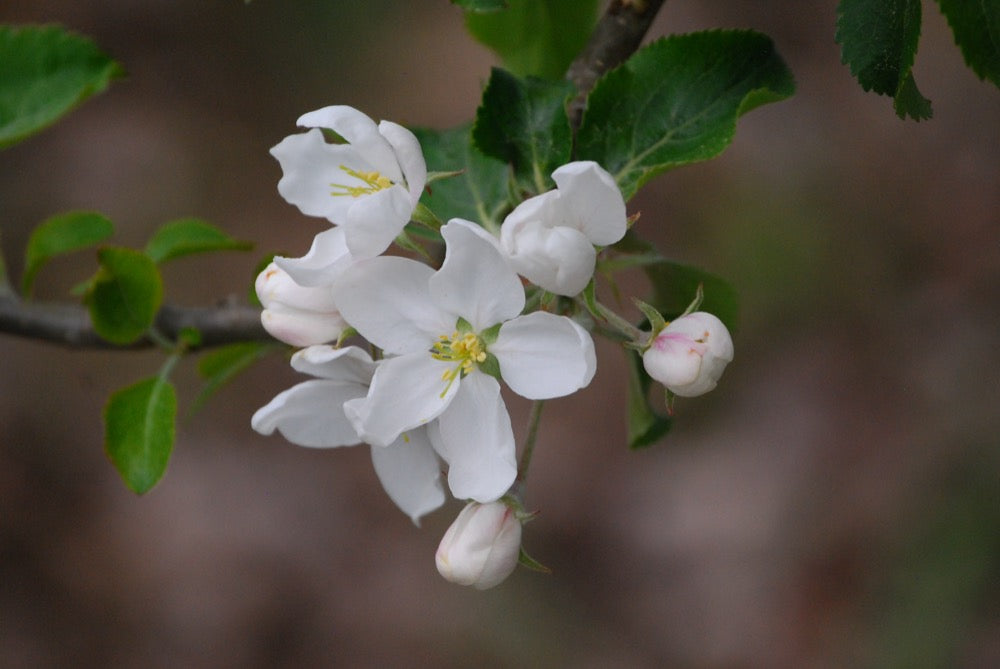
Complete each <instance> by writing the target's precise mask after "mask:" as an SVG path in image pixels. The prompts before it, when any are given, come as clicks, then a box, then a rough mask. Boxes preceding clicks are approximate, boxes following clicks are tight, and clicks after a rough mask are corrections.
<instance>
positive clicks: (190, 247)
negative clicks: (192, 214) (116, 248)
mask: <svg viewBox="0 0 1000 669" xmlns="http://www.w3.org/2000/svg"><path fill="white" fill-rule="evenodd" d="M251 248H253V244H251V243H250V242H243V241H240V240H238V239H233V238H232V237H230V236H229V235H227V234H226V233H225V232H223V231H222V230H220V229H219V228H217V227H215V226H214V225H212V224H211V223H206V222H205V221H202V220H201V219H197V218H182V219H179V220H176V221H171V222H170V223H166V224H164V225H163V226H162V227H161V228H160V229H159V230H157V231H156V233H155V234H154V235H153V237H152V239H150V240H149V243H148V244H146V255H148V256H149V257H150V258H152V259H153V262H155V263H157V264H159V263H162V262H165V261H167V260H172V259H174V258H179V257H181V256H186V255H191V254H192V253H206V252H208V251H248V250H250V249H251Z"/></svg>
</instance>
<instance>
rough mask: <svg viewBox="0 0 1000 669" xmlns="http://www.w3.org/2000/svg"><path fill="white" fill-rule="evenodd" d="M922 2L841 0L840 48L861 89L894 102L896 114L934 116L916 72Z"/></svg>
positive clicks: (903, 0)
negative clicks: (915, 79) (918, 82)
mask: <svg viewBox="0 0 1000 669" xmlns="http://www.w3.org/2000/svg"><path fill="white" fill-rule="evenodd" d="M920 18H921V17H920V0H841V1H840V5H838V7H837V34H836V40H837V43H838V44H840V45H841V48H842V50H841V60H842V61H843V63H844V64H845V65H847V66H848V67H850V69H851V74H853V75H854V76H855V77H856V78H857V80H858V83H859V84H861V87H862V88H863V89H865V90H866V91H874V92H875V93H878V94H880V95H891V96H892V97H893V98H894V106H895V108H896V115H897V116H899V117H900V118H906V117H907V116H910V117H912V118H913V119H914V120H916V121H919V120H921V119H926V118H930V117H931V102H930V100H928V99H926V98H924V96H922V95H921V94H920V91H918V90H917V84H916V82H915V81H914V80H913V76H912V75H911V73H910V69H911V68H912V67H913V58H914V56H915V55H916V53H917V42H918V41H919V39H920Z"/></svg>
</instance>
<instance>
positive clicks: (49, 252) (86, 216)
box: [21, 211, 114, 295]
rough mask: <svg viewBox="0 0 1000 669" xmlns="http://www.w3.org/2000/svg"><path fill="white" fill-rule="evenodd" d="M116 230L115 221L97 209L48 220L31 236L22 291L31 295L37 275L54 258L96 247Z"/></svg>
mask: <svg viewBox="0 0 1000 669" xmlns="http://www.w3.org/2000/svg"><path fill="white" fill-rule="evenodd" d="M112 233H114V226H113V225H112V224H111V221H109V220H108V219H106V218H105V217H104V216H102V215H100V214H98V213H96V212H93V211H71V212H68V213H65V214H59V215H57V216H52V217H51V218H48V219H46V220H45V221H43V222H42V223H40V224H39V225H38V227H36V228H35V229H34V230H33V231H32V233H31V237H29V238H28V245H27V248H26V249H25V252H24V275H23V276H22V277H21V291H22V292H23V293H24V294H25V295H30V294H31V289H32V287H33V286H34V283H35V276H36V275H37V274H38V271H39V270H40V269H41V268H42V266H43V265H45V263H47V262H48V261H49V260H50V259H52V258H53V257H55V256H57V255H62V254H64V253H71V252H73V251H79V250H81V249H85V248H88V247H91V246H95V245H96V244H99V243H100V242H102V241H104V240H105V239H107V238H108V237H110V236H111V235H112Z"/></svg>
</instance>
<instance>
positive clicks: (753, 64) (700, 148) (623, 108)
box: [576, 30, 795, 199]
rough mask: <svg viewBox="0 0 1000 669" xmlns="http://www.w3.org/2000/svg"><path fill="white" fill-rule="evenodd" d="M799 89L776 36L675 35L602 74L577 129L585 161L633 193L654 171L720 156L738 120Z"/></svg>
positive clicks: (740, 32)
mask: <svg viewBox="0 0 1000 669" xmlns="http://www.w3.org/2000/svg"><path fill="white" fill-rule="evenodd" d="M794 90H795V83H794V81H793V80H792V75H791V73H790V72H789V71H788V68H787V67H786V66H785V63H784V61H782V59H781V57H780V56H779V55H778V54H777V52H776V51H775V50H774V44H773V43H772V42H771V40H770V38H768V37H767V36H765V35H761V34H759V33H755V32H752V31H743V30H725V31H722V30H715V31H709V32H700V33H692V34H689V35H677V36H674V37H668V38H665V39H661V40H659V41H656V42H653V43H652V44H650V45H648V46H646V47H644V48H642V49H640V50H639V51H637V52H636V53H635V54H634V55H633V56H632V57H631V58H629V59H628V60H627V61H626V62H625V63H623V64H622V65H621V66H620V67H618V68H616V69H614V70H612V71H611V72H608V73H607V74H606V75H604V76H603V77H602V78H601V79H599V80H598V82H597V84H596V85H595V86H594V90H593V91H592V92H591V94H590V96H589V98H588V100H587V109H586V111H585V113H584V117H583V123H582V125H581V127H580V131H579V133H578V135H577V151H576V156H577V159H578V160H595V161H597V162H598V163H600V164H601V165H602V166H603V167H604V168H605V169H606V170H608V171H609V172H610V173H611V174H612V175H613V176H614V177H615V179H616V181H617V182H618V185H619V186H620V187H621V189H622V194H623V195H624V196H625V198H626V199H628V198H630V197H632V196H633V195H634V194H635V192H636V191H637V190H638V189H639V187H640V186H642V184H644V183H645V182H646V181H648V180H649V179H650V178H652V177H653V176H655V175H657V174H659V173H661V172H663V171H665V170H667V169H670V168H672V167H676V166H678V165H684V164H687V163H692V162H696V161H700V160H707V159H709V158H713V157H715V156H716V155H718V154H719V153H721V152H722V150H723V149H725V148H726V146H728V145H729V143H730V142H732V139H733V134H734V133H735V132H736V119H737V118H738V117H739V116H741V115H742V114H744V113H746V112H748V111H750V110H751V109H753V108H755V107H757V106H760V105H762V104H765V103H768V102H774V101H777V100H782V99H784V98H787V97H788V96H789V95H791V94H792V92H793V91H794Z"/></svg>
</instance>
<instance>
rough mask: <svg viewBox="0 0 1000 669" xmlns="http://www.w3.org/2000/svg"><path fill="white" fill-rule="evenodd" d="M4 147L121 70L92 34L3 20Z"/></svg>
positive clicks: (0, 108) (0, 112) (0, 114)
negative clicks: (87, 35)
mask: <svg viewBox="0 0 1000 669" xmlns="http://www.w3.org/2000/svg"><path fill="white" fill-rule="evenodd" d="M0 63H2V66H0V148H2V147H5V146H10V145H11V144H14V143H16V142H19V141H21V140H22V139H24V138H26V137H28V136H29V135H32V134H34V133H36V132H38V131H39V130H41V129H42V128H45V127H46V126H48V125H51V124H52V123H54V122H55V121H56V120H58V119H59V117H60V116H62V115H63V114H65V113H66V112H68V111H70V110H71V109H72V108H73V107H75V106H76V105H77V104H79V103H80V102H82V101H84V100H86V99H87V98H88V97H90V96H91V95H93V94H94V93H99V92H101V91H103V90H104V89H105V88H107V86H108V83H110V81H111V80H112V79H113V78H115V77H119V76H121V74H122V70H121V68H120V67H119V66H118V64H117V63H115V62H114V61H113V60H111V59H110V58H108V57H107V56H105V55H104V54H103V53H101V52H100V51H99V50H98V49H97V47H96V46H95V45H94V43H93V42H91V41H90V40H89V39H87V38H85V37H81V36H79V35H74V34H72V33H68V32H66V31H65V30H63V29H62V28H59V27H57V26H26V27H21V28H14V27H11V26H0Z"/></svg>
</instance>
